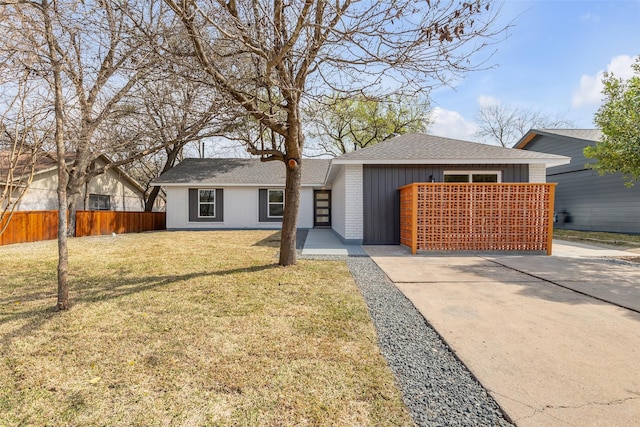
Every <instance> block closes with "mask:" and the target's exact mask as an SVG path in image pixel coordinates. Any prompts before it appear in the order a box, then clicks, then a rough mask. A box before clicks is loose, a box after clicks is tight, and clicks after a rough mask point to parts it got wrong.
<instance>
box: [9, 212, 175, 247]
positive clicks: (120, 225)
mask: <svg viewBox="0 0 640 427" xmlns="http://www.w3.org/2000/svg"><path fill="white" fill-rule="evenodd" d="M165 220H166V213H165V212H119V211H78V212H77V213H76V236H77V237H82V236H97V235H102V234H111V233H118V234H121V233H138V232H141V231H151V230H164V229H165V228H166V225H165ZM6 221H7V219H3V220H2V221H0V230H2V228H3V227H4V225H5V224H6ZM57 237H58V211H28V212H14V213H13V216H12V217H11V220H10V222H9V224H8V226H7V227H6V229H5V231H4V232H3V233H2V234H0V246H2V245H9V244H12V243H25V242H38V241H40V240H53V239H56V238H57Z"/></svg>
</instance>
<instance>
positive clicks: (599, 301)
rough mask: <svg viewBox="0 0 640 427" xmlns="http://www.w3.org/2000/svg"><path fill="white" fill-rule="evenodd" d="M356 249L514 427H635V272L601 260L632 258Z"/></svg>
mask: <svg viewBox="0 0 640 427" xmlns="http://www.w3.org/2000/svg"><path fill="white" fill-rule="evenodd" d="M365 249H366V251H367V252H368V253H369V255H370V256H371V257H372V259H373V260H374V261H375V262H376V263H377V264H378V265H379V266H380V267H381V268H382V270H384V271H385V273H386V274H387V275H388V276H389V278H390V279H391V280H392V281H393V282H394V283H395V284H396V286H397V287H398V288H399V289H400V290H401V291H402V292H403V293H404V294H405V295H406V296H407V298H409V299H410V300H411V301H412V302H413V304H414V305H415V306H416V308H417V309H418V310H419V311H420V312H421V313H422V315H423V316H424V317H425V319H426V320H427V321H428V322H429V323H430V324H431V325H432V326H433V327H434V328H435V329H436V330H437V331H438V332H439V333H440V335H441V336H442V337H443V338H444V340H445V341H446V342H447V343H448V344H449V346H450V347H451V348H452V349H453V351H454V352H455V353H456V355H457V356H458V357H459V358H460V359H461V360H462V361H463V362H464V363H465V365H466V366H467V367H468V368H469V369H470V371H471V372H472V373H473V374H474V375H475V376H476V377H477V378H478V380H479V381H480V382H481V383H482V384H483V385H484V386H485V387H486V388H487V390H488V391H489V392H490V393H491V395H492V396H493V397H494V398H495V399H496V401H497V402H498V403H499V404H500V406H501V407H502V408H503V410H504V411H505V412H506V414H507V415H508V416H509V417H510V418H511V420H512V421H513V422H514V423H516V424H517V425H519V426H613V425H619V426H632V425H640V314H639V313H640V265H638V264H635V265H632V264H628V263H619V262H613V261H611V260H607V259H604V258H601V257H610V256H619V255H627V256H629V255H634V254H629V253H624V252H620V251H609V250H604V249H598V248H591V247H586V246H581V245H571V244H563V243H561V242H558V243H556V244H554V253H555V255H554V256H551V257H547V256H534V255H523V256H506V255H505V256H502V255H495V256H456V257H452V256H428V255H427V256H411V255H410V254H409V251H408V250H407V249H406V248H403V247H399V246H366V247H365ZM594 257H597V258H594ZM616 304H617V305H616Z"/></svg>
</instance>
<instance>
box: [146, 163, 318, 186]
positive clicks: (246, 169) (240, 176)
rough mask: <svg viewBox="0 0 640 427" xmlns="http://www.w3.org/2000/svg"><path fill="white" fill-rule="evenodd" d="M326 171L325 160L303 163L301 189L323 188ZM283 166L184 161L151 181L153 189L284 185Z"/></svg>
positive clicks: (280, 164) (276, 164)
mask: <svg viewBox="0 0 640 427" xmlns="http://www.w3.org/2000/svg"><path fill="white" fill-rule="evenodd" d="M328 168H329V160H328V159H304V160H303V161H302V185H322V184H323V183H324V179H325V177H326V175H327V169H328ZM285 173H286V171H285V165H284V164H283V163H282V162H279V161H272V162H261V161H260V159H184V160H183V161H182V162H180V163H179V164H178V165H176V166H175V167H173V168H172V169H170V170H168V171H167V172H165V173H163V174H162V175H161V176H160V177H158V178H156V179H154V180H153V184H154V185H165V184H210V185H223V184H228V185H243V184H246V185H284V184H285Z"/></svg>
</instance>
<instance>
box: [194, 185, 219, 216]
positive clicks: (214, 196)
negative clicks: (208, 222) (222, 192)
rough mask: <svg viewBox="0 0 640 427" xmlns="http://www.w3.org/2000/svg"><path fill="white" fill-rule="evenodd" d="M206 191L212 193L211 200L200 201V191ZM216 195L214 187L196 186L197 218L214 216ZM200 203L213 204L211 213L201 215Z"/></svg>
mask: <svg viewBox="0 0 640 427" xmlns="http://www.w3.org/2000/svg"><path fill="white" fill-rule="evenodd" d="M201 191H208V192H209V193H210V194H213V202H202V201H201V200H200V192H201ZM217 202H218V201H217V196H216V189H215V188H198V218H216V208H217V207H216V204H217ZM201 205H213V215H201V212H202V211H201V210H200V206H201Z"/></svg>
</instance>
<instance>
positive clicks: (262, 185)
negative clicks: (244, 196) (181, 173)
mask: <svg viewBox="0 0 640 427" xmlns="http://www.w3.org/2000/svg"><path fill="white" fill-rule="evenodd" d="M152 185H153V186H154V187H215V188H222V187H260V188H279V187H282V188H284V187H285V184H282V183H279V184H268V183H267V184H265V183H260V184H238V183H233V184H228V183H227V184H225V183H220V182H162V183H159V184H153V183H152ZM322 186H323V183H321V182H318V183H315V184H301V185H300V187H322Z"/></svg>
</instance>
